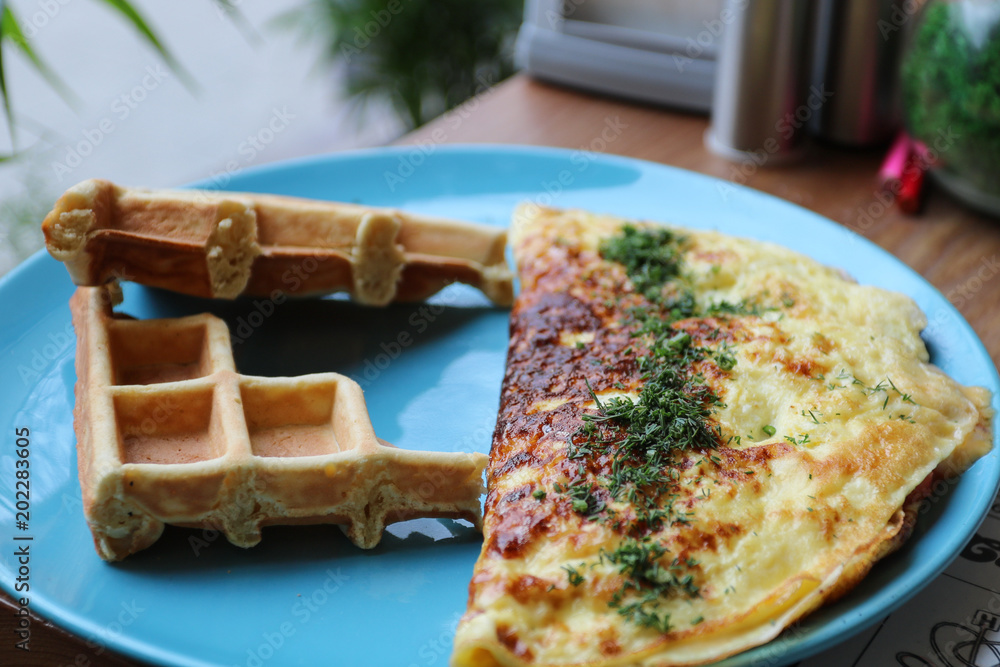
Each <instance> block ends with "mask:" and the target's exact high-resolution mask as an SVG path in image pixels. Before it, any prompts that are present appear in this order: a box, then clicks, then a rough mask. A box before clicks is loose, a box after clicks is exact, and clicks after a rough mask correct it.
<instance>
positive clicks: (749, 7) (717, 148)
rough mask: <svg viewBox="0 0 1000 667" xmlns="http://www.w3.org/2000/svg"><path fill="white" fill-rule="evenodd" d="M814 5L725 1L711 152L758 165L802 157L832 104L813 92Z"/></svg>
mask: <svg viewBox="0 0 1000 667" xmlns="http://www.w3.org/2000/svg"><path fill="white" fill-rule="evenodd" d="M813 7H814V3H813V2H805V1H803V0H727V1H726V2H725V4H724V7H723V10H722V13H721V14H720V18H721V19H722V22H723V24H724V25H725V26H726V28H725V31H724V33H723V37H722V42H721V44H720V45H719V55H718V59H717V61H716V74H715V92H714V97H713V100H712V123H711V126H710V127H709V129H708V132H707V133H706V136H705V141H706V144H707V145H708V148H709V149H710V150H711V151H713V152H714V153H717V154H719V155H722V156H723V157H726V158H728V159H732V160H739V161H749V160H752V161H753V162H756V163H757V164H758V165H759V164H763V163H764V162H766V161H771V162H773V161H777V160H779V159H788V158H790V157H793V156H796V155H797V154H798V152H799V150H798V149H799V148H800V147H801V145H802V140H803V138H804V136H805V129H806V124H807V123H808V121H809V120H810V118H811V117H812V115H813V114H815V108H814V107H818V106H821V105H822V104H823V103H824V100H822V99H815V100H810V91H809V89H808V85H809V74H810V68H809V64H810V61H811V58H810V56H811V51H812V41H811V31H812V24H813V20H812V19H813ZM814 97H815V95H814ZM810 101H811V102H812V104H810Z"/></svg>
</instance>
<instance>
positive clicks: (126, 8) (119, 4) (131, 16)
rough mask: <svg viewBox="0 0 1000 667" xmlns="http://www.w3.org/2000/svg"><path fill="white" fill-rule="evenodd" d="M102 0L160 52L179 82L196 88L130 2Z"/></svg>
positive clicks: (195, 84) (182, 67)
mask: <svg viewBox="0 0 1000 667" xmlns="http://www.w3.org/2000/svg"><path fill="white" fill-rule="evenodd" d="M103 2H104V4H105V5H107V6H108V7H110V8H112V9H114V10H115V11H117V12H118V13H120V14H121V15H122V16H124V17H125V18H126V19H127V20H128V21H129V22H130V23H131V24H132V25H133V26H134V27H135V29H136V30H138V31H139V33H140V34H141V35H142V36H143V37H145V38H146V41H147V42H149V44H150V45H151V46H152V47H153V48H154V49H156V51H157V52H158V53H159V54H160V57H161V58H163V60H164V62H166V63H167V66H168V67H170V69H171V70H173V71H174V73H175V74H177V78H179V79H180V80H181V83H183V84H184V86H185V87H186V88H188V90H198V84H197V83H196V82H195V80H194V77H193V76H191V74H190V73H188V71H187V70H186V69H184V66H183V65H181V64H180V62H178V61H177V59H176V58H174V56H173V54H171V53H170V51H168V50H167V47H165V46H164V45H163V42H161V41H160V38H159V37H157V36H156V33H155V32H153V29H152V28H150V27H149V24H148V23H146V19H144V18H143V17H142V15H141V14H140V13H139V12H138V11H137V10H136V9H135V7H133V6H132V3H130V2H129V1H128V0H103Z"/></svg>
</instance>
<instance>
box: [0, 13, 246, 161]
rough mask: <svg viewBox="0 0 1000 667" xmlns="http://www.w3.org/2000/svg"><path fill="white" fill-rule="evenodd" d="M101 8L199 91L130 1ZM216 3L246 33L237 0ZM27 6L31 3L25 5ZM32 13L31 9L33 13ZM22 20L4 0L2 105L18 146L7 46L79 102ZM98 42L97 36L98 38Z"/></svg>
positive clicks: (0, 23)
mask: <svg viewBox="0 0 1000 667" xmlns="http://www.w3.org/2000/svg"><path fill="white" fill-rule="evenodd" d="M94 2H96V3H97V4H99V5H103V6H105V7H107V8H108V9H109V10H111V11H112V12H114V13H115V14H117V15H118V16H119V17H120V18H121V19H122V20H123V21H125V23H126V24H127V25H128V26H130V27H131V28H132V29H133V30H134V31H135V32H136V34H138V35H139V36H140V37H141V38H142V39H143V40H144V41H145V42H146V43H147V44H148V45H149V46H150V47H151V48H153V49H154V50H155V51H156V52H157V53H158V54H159V56H160V58H162V59H163V61H164V62H165V63H166V64H167V66H169V67H170V69H171V70H172V71H173V72H174V74H176V75H177V77H178V79H180V81H181V82H182V83H183V84H184V85H185V86H187V88H188V89H189V90H197V87H198V86H197V84H196V83H195V80H194V77H192V76H191V74H190V73H188V71H187V70H186V69H184V67H183V66H182V65H181V64H180V62H178V61H177V59H176V58H174V56H173V54H172V53H171V52H170V51H169V50H168V49H167V47H166V46H164V44H163V41H162V40H161V39H160V37H159V35H157V33H156V31H155V30H154V29H153V27H152V26H151V25H150V24H149V22H148V21H147V20H146V19H145V17H143V15H142V14H141V13H140V12H139V11H138V10H137V9H136V8H135V6H134V5H133V3H131V2H129V1H128V0H94ZM215 2H216V4H217V5H219V7H220V8H221V9H222V10H223V11H224V12H225V14H226V16H228V17H230V19H231V20H233V22H234V23H235V24H236V25H237V26H238V27H240V29H241V30H242V31H244V34H247V33H246V30H247V28H246V21H245V19H243V17H242V15H241V14H240V12H239V10H238V9H237V8H236V5H234V4H233V0H215ZM25 4H26V5H27V4H28V3H27V2H25ZM28 11H30V7H29V10H28ZM22 25H23V24H22V23H21V21H20V19H19V18H18V15H17V14H16V13H15V10H14V8H13V7H12V6H11V3H10V2H9V0H0V105H2V106H3V114H4V118H5V120H6V122H7V130H8V131H9V132H10V137H11V144H12V145H13V146H15V147H16V145H17V144H16V141H15V131H14V130H15V126H14V113H13V111H12V110H11V104H10V93H9V91H8V89H7V77H6V75H5V72H6V70H5V68H4V53H5V52H4V47H6V46H8V45H9V46H13V47H14V48H16V49H17V50H18V51H19V52H20V53H21V54H22V55H23V56H24V57H25V58H26V59H27V61H28V63H30V65H31V66H32V67H33V68H34V70H35V71H36V72H38V74H39V75H41V76H42V77H43V78H44V79H45V80H46V81H47V82H48V83H49V85H50V86H52V88H53V89H54V90H55V91H56V92H57V93H59V95H60V96H61V97H62V98H63V100H65V101H66V103H67V104H69V105H70V106H77V105H78V100H77V98H76V96H75V95H74V94H73V92H72V91H71V90H70V89H69V88H68V87H67V86H66V84H65V83H63V81H62V79H60V78H59V76H58V75H57V74H56V73H55V72H54V71H53V70H52V68H51V67H49V66H48V64H47V63H46V62H45V60H44V59H43V58H42V57H41V55H39V53H38V52H37V51H36V50H35V48H34V47H33V46H32V44H31V40H30V39H29V38H28V36H27V35H25V33H24V30H22V28H21V26H22ZM95 39H97V37H95ZM11 157H12V156H10V155H5V156H0V161H3V160H7V159H10V158H11Z"/></svg>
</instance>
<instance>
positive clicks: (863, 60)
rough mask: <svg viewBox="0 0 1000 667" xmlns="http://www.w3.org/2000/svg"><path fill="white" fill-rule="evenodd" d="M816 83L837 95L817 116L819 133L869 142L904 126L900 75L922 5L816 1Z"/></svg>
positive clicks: (888, 0) (814, 124)
mask: <svg viewBox="0 0 1000 667" xmlns="http://www.w3.org/2000/svg"><path fill="white" fill-rule="evenodd" d="M815 2H816V17H815V18H816V23H815V35H816V46H815V53H814V63H813V71H812V85H813V86H814V87H817V88H822V89H823V90H826V91H829V92H830V93H831V97H830V99H829V101H828V102H827V103H826V104H824V105H823V106H822V107H821V108H820V109H819V110H818V112H817V113H816V114H815V115H814V116H813V118H812V119H811V121H810V124H809V130H810V132H812V133H813V134H815V135H816V136H818V137H822V138H824V139H829V140H831V141H836V142H840V143H844V144H850V145H854V146H863V145H870V144H878V143H883V142H886V141H888V140H889V139H891V138H892V136H893V134H894V133H895V131H896V129H897V128H898V127H899V119H898V115H897V107H896V90H897V79H898V76H897V73H898V71H899V66H898V61H899V53H900V49H901V47H902V43H903V33H904V30H905V28H906V26H907V23H908V22H909V19H911V18H912V16H911V14H912V13H913V12H914V11H916V8H917V7H919V6H920V4H921V3H918V2H914V1H913V0H910V1H909V2H898V1H895V0H815Z"/></svg>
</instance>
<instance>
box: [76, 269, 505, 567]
mask: <svg viewBox="0 0 1000 667" xmlns="http://www.w3.org/2000/svg"><path fill="white" fill-rule="evenodd" d="M112 300H113V294H112V290H110V289H109V288H107V287H101V288H97V287H80V288H78V289H77V291H76V293H75V294H74V296H73V297H72V299H71V301H70V306H71V310H72V313H73V325H74V327H75V329H76V332H77V354H76V371H77V378H78V379H77V384H76V408H75V411H74V426H75V429H76V434H77V453H78V457H79V472H80V484H81V487H82V489H83V502H84V511H85V514H86V518H87V522H88V524H89V525H90V529H91V531H92V532H93V536H94V543H95V545H96V547H97V551H98V553H99V554H100V555H101V557H102V558H104V559H107V560H118V559H121V558H124V557H126V556H128V555H129V554H132V553H134V552H136V551H139V550H140V549H144V548H146V547H148V546H149V545H151V544H152V543H153V542H155V541H156V540H157V539H158V538H159V537H160V534H161V533H162V531H163V527H164V524H174V525H179V526H196V527H197V526H202V527H210V528H213V529H216V530H219V531H221V532H222V533H224V534H225V535H226V537H227V538H228V539H229V541H230V542H232V543H233V544H236V545H239V546H242V547H249V546H253V545H254V544H256V543H258V542H259V541H260V539H261V527H262V526H264V525H269V524H304V523H336V524H341V525H342V526H344V527H345V532H346V534H347V536H348V537H349V538H350V539H351V541H352V542H354V543H355V544H356V545H358V546H359V547H362V548H371V547H374V546H375V545H376V544H378V542H379V540H380V539H381V535H382V531H383V528H384V527H385V525H386V524H387V523H390V522H393V521H401V520H405V519H410V518H415V517H447V518H463V519H467V520H469V521H472V522H474V523H475V524H476V525H477V526H479V525H480V522H481V510H480V501H479V498H480V495H481V493H482V492H483V487H482V479H481V476H482V470H483V468H484V467H485V464H486V457H485V456H484V455H482V454H464V453H444V452H423V451H407V450H402V449H397V448H395V447H393V446H391V445H389V444H388V443H385V442H383V441H380V440H379V439H378V438H377V437H376V436H375V432H374V430H373V428H372V424H371V421H370V420H369V417H368V411H367V408H366V407H365V401H364V396H363V395H362V391H361V388H360V387H359V386H358V384H357V383H355V382H354V381H352V380H351V379H350V378H347V377H345V376H343V375H338V374H336V373H320V374H314V375H304V376H300V377H286V378H263V377H251V376H246V375H240V374H238V373H237V372H236V368H235V364H234V361H233V355H232V348H231V344H230V339H229V332H228V330H227V328H226V324H225V322H223V321H222V320H220V319H219V318H217V317H214V316H212V315H209V314H201V315H194V316H189V317H181V318H173V319H154V320H134V319H129V318H125V317H122V316H118V315H116V314H114V313H113V310H112Z"/></svg>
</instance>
